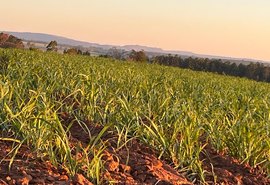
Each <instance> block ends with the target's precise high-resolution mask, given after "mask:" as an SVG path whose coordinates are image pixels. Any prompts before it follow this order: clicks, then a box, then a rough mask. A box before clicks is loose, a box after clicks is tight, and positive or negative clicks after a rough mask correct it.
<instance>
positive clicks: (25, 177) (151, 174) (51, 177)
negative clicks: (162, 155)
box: [0, 116, 270, 185]
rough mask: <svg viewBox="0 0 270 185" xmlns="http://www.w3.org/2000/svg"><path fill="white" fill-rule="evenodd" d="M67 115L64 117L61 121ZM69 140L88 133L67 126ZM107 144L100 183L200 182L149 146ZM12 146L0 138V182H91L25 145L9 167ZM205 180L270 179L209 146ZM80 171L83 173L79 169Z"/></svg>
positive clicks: (249, 183)
mask: <svg viewBox="0 0 270 185" xmlns="http://www.w3.org/2000/svg"><path fill="white" fill-rule="evenodd" d="M68 119H69V118H67V117H65V116H63V120H64V121H68ZM87 125H88V127H89V129H90V130H91V131H92V133H98V131H100V129H101V128H100V127H99V126H97V125H91V123H87ZM70 131H71V135H70V137H71V141H73V142H81V143H87V142H88V139H87V136H88V135H87V133H85V132H84V130H83V129H81V127H79V126H78V125H77V124H76V123H75V124H73V126H72V127H71V129H70ZM105 137H107V139H108V141H109V145H108V147H107V149H106V150H105V151H104V157H103V160H104V164H105V170H104V172H103V174H102V180H103V181H102V184H123V185H124V184H127V185H128V184H130V185H132V184H134V185H135V184H145V185H148V184H149V185H151V184H157V185H190V184H201V183H200V182H198V181H197V182H196V181H194V182H190V181H189V180H188V179H187V178H186V177H185V174H180V173H178V172H177V171H176V170H175V169H174V168H173V167H172V166H170V165H169V164H168V163H166V162H165V161H162V160H159V159H158V158H157V153H156V152H155V151H154V150H152V149H151V148H149V147H146V146H145V145H143V144H141V143H139V141H137V140H131V141H130V142H129V143H128V144H127V145H126V146H125V147H122V148H121V149H118V150H116V149H115V148H116V147H115V145H116V143H115V139H114V136H113V135H112V134H111V135H110V134H108V135H107V136H105ZM11 148H12V142H10V141H0V160H2V162H1V164H0V185H2V184H3V185H7V184H8V185H16V184H18V185H27V184H40V185H42V184H56V185H57V184H58V185H64V184H70V185H72V184H74V185H75V184H78V185H80V184H81V185H84V184H85V185H87V184H90V185H91V184H92V183H91V182H90V181H89V180H88V179H87V178H85V177H84V175H83V174H76V175H75V177H70V176H69V175H68V174H67V172H66V171H65V170H64V169H61V168H57V167H55V166H53V165H52V164H51V163H50V162H48V161H41V160H40V159H38V158H37V157H36V155H35V154H34V153H33V152H31V150H30V149H29V148H28V147H27V146H25V145H24V146H22V147H21V148H20V150H19V152H18V154H17V156H16V157H15V160H14V162H13V165H12V167H11V169H10V170H9V162H10V158H8V157H6V156H7V154H8V152H9V151H10V150H11ZM201 159H202V160H203V161H204V162H203V167H204V170H205V171H206V173H205V174H206V182H207V183H208V184H223V185H236V184H246V185H269V184H270V179H269V178H267V177H266V175H265V174H263V173H262V171H261V170H260V169H259V168H258V169H254V168H251V167H250V166H248V165H244V164H240V163H239V162H238V161H236V160H234V159H233V158H231V157H228V156H225V155H221V154H219V153H217V152H215V151H214V150H213V149H212V148H211V146H209V145H207V146H206V147H205V152H204V154H202V155H201ZM82 173H83V172H82Z"/></svg>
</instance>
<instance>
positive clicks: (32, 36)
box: [5, 31, 195, 56]
mask: <svg viewBox="0 0 270 185" xmlns="http://www.w3.org/2000/svg"><path fill="white" fill-rule="evenodd" d="M5 33H8V34H12V35H14V36H16V37H18V38H21V39H23V40H27V41H39V42H47V43H49V42H50V41H52V40H56V41H57V42H58V43H59V44H62V45H70V46H82V47H100V48H103V49H109V48H112V47H116V48H119V49H124V50H127V51H130V50H132V49H134V50H144V51H147V52H152V53H163V54H164V53H171V54H178V55H189V56H191V55H195V54H194V53H192V52H186V51H165V50H163V49H161V48H155V47H148V46H141V45H124V46H114V45H101V44H97V43H91V42H85V41H78V40H74V39H70V38H66V37H62V36H56V35H50V34H45V33H31V32H10V31H6V32H5Z"/></svg>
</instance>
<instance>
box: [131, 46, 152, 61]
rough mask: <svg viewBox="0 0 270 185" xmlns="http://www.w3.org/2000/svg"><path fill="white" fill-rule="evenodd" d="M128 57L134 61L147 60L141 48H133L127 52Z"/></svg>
mask: <svg viewBox="0 0 270 185" xmlns="http://www.w3.org/2000/svg"><path fill="white" fill-rule="evenodd" d="M129 59H130V60H132V61H136V62H146V61H147V60H148V57H147V56H146V54H145V52H144V51H143V50H141V51H135V50H134V49H133V50H131V52H130V54H129Z"/></svg>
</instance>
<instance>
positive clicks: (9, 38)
mask: <svg viewBox="0 0 270 185" xmlns="http://www.w3.org/2000/svg"><path fill="white" fill-rule="evenodd" d="M0 47H1V48H24V45H23V42H22V40H21V39H18V38H17V37H15V36H13V35H9V34H5V33H0Z"/></svg>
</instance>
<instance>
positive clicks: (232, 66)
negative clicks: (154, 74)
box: [151, 55, 270, 82]
mask: <svg viewBox="0 0 270 185" xmlns="http://www.w3.org/2000/svg"><path fill="white" fill-rule="evenodd" d="M151 63H156V64H160V65H166V66H174V67H180V68H186V69H191V70H195V71H205V72H214V73H218V74H224V75H230V76H238V77H246V78H249V79H253V80H256V81H263V82H270V66H267V65H264V64H262V63H259V62H257V63H254V62H251V63H249V64H242V63H240V64H236V63H233V62H229V61H226V62H224V61H222V60H220V59H208V58H192V57H188V58H182V57H181V56H178V55H174V56H173V55H166V56H165V55H162V56H156V57H154V58H153V59H152V60H151Z"/></svg>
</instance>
